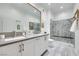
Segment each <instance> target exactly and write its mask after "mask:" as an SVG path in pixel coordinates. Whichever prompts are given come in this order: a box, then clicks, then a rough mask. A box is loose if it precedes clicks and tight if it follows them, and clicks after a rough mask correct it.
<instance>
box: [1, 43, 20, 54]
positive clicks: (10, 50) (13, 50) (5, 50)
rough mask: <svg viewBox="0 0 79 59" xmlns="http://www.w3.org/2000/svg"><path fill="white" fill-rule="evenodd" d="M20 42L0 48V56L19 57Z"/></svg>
mask: <svg viewBox="0 0 79 59" xmlns="http://www.w3.org/2000/svg"><path fill="white" fill-rule="evenodd" d="M20 44H21V43H20V42H19V43H14V44H10V45H6V46H3V47H0V56H20V55H21V48H20Z"/></svg>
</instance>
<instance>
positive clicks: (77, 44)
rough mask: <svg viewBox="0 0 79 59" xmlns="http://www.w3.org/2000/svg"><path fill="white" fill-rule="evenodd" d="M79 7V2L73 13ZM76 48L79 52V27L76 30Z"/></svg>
mask: <svg viewBox="0 0 79 59" xmlns="http://www.w3.org/2000/svg"><path fill="white" fill-rule="evenodd" d="M77 9H79V4H76V5H75V8H74V12H73V13H75V12H76V10H77ZM75 49H76V50H77V51H78V53H79V29H78V30H76V32H75Z"/></svg>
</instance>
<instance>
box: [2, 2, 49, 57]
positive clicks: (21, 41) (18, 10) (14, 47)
mask: <svg viewBox="0 0 79 59" xmlns="http://www.w3.org/2000/svg"><path fill="white" fill-rule="evenodd" d="M41 21H42V19H41V11H40V10H39V9H37V8H36V7H34V6H33V5H32V4H29V3H26V4H25V3H20V4H17V3H16V4H0V56H40V55H43V54H44V53H45V52H46V50H47V46H48V44H47V43H48V34H44V31H41V29H42V26H41ZM23 33H25V34H26V35H25V34H23ZM29 33H30V34H29ZM40 33H43V34H40Z"/></svg>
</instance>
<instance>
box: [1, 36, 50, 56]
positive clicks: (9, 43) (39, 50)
mask: <svg viewBox="0 0 79 59" xmlns="http://www.w3.org/2000/svg"><path fill="white" fill-rule="evenodd" d="M48 35H49V34H38V35H33V36H28V37H22V38H21V37H20V38H19V37H14V38H11V40H8V39H5V41H1V42H0V56H40V55H43V53H45V52H46V50H47V46H48ZM9 39H10V38H9ZM12 39H13V40H12Z"/></svg>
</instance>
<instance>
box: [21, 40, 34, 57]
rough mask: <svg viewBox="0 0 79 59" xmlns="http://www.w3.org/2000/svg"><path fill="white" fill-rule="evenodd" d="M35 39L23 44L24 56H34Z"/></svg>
mask: <svg viewBox="0 0 79 59" xmlns="http://www.w3.org/2000/svg"><path fill="white" fill-rule="evenodd" d="M34 41H35V40H34V39H30V40H26V41H23V42H22V56H34Z"/></svg>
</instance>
